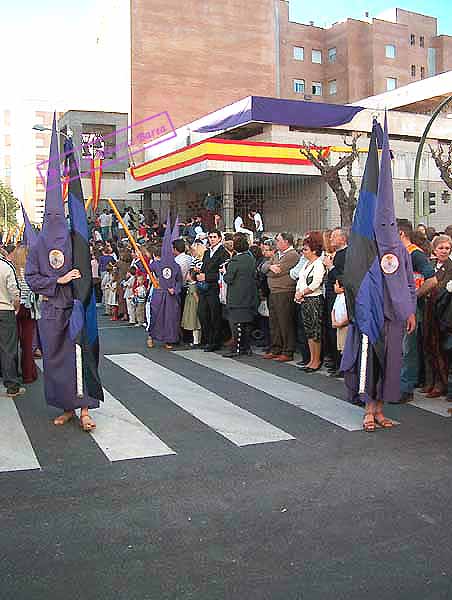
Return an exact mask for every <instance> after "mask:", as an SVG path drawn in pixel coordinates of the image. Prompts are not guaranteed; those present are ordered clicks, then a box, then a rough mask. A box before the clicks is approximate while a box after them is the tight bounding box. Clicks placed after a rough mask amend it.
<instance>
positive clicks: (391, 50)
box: [385, 44, 396, 58]
mask: <svg viewBox="0 0 452 600" xmlns="http://www.w3.org/2000/svg"><path fill="white" fill-rule="evenodd" d="M395 52H396V51H395V46H394V44H386V46H385V55H386V58H395Z"/></svg>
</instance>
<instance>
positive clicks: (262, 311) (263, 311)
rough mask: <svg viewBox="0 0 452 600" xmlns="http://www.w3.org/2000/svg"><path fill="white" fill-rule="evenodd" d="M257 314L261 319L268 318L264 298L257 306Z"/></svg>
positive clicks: (268, 312)
mask: <svg viewBox="0 0 452 600" xmlns="http://www.w3.org/2000/svg"><path fill="white" fill-rule="evenodd" d="M257 312H258V314H259V315H260V316H261V317H269V316H270V311H269V310H268V303H267V300H266V299H265V298H264V299H263V300H261V301H260V303H259V306H258V307H257Z"/></svg>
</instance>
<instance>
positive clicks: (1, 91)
mask: <svg viewBox="0 0 452 600" xmlns="http://www.w3.org/2000/svg"><path fill="white" fill-rule="evenodd" d="M180 1H181V5H183V3H184V0H180ZM205 1H206V2H208V1H209V0H205ZM224 1H226V0H224ZM396 5H397V6H399V7H401V8H407V9H409V10H413V11H416V12H421V13H423V14H428V15H432V16H436V17H438V24H439V32H440V33H449V34H452V11H450V10H448V7H447V5H448V2H447V1H446V0H398V1H397V2H396V3H393V2H391V1H390V0H378V1H376V0H367V1H366V2H364V1H363V0H354V2H353V3H351V2H345V1H344V0H334V2H333V1H331V0H324V1H323V2H317V3H315V2H312V1H309V2H307V1H306V0H291V2H290V13H291V19H292V20H295V21H299V22H302V23H308V22H309V21H314V23H315V24H316V25H319V26H325V25H328V24H331V23H332V22H334V21H338V20H341V19H343V18H345V17H347V16H350V17H355V18H361V17H363V16H364V13H365V11H368V12H369V13H370V15H371V16H372V15H376V14H378V13H379V12H381V11H382V10H385V9H387V8H391V7H394V6H396ZM325 15H327V16H325ZM0 55H1V56H2V74H1V75H2V85H1V86H0V105H1V104H5V101H4V100H5V98H10V99H11V98H13V99H14V98H25V97H26V98H36V99H44V100H47V99H49V100H50V103H51V104H52V105H53V106H52V108H56V109H58V110H66V109H68V108H73V109H90V110H111V111H126V112H127V111H129V109H130V85H129V81H130V58H129V56H130V55H129V0H72V1H70V0H68V1H64V0H63V1H62V0H13V1H11V0H0ZM7 57H11V59H10V60H8V58H7Z"/></svg>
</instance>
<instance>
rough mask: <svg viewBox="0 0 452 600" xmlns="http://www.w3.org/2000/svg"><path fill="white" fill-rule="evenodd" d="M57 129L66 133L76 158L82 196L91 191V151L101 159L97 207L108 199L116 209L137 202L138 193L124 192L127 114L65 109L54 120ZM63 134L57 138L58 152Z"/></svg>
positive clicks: (104, 204) (127, 157)
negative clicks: (59, 139)
mask: <svg viewBox="0 0 452 600" xmlns="http://www.w3.org/2000/svg"><path fill="white" fill-rule="evenodd" d="M58 129H59V130H60V131H61V132H62V133H63V134H66V135H67V134H70V135H71V137H72V140H73V144H74V148H75V151H76V154H77V158H78V160H79V169H80V173H81V177H80V180H81V182H82V189H83V195H84V197H85V199H87V198H89V197H90V196H92V194H93V189H92V180H91V172H92V163H91V160H92V158H94V154H95V151H96V150H98V151H99V152H100V155H99V156H102V157H103V160H102V179H101V188H100V200H99V207H100V208H103V207H104V206H107V200H108V198H111V199H112V200H113V201H114V202H115V203H116V204H117V205H118V206H119V208H123V207H124V205H125V204H127V205H128V204H129V203H130V204H133V203H136V202H139V201H140V196H139V195H135V194H132V195H130V194H128V193H127V190H128V186H127V181H126V177H127V170H128V167H129V155H128V135H129V131H128V116H127V113H118V112H104V111H87V110H80V111H79V110H69V111H67V112H66V113H64V115H62V116H61V117H60V119H59V121H58ZM63 144H64V136H62V138H61V149H60V152H61V154H62V153H63V152H64V150H63Z"/></svg>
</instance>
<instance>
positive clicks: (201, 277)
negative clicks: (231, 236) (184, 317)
mask: <svg viewBox="0 0 452 600" xmlns="http://www.w3.org/2000/svg"><path fill="white" fill-rule="evenodd" d="M208 238H209V248H208V249H207V250H206V251H205V253H204V257H203V259H202V266H201V272H200V273H199V274H198V275H197V279H198V281H200V282H203V283H204V284H205V289H203V290H200V294H199V306H198V315H199V320H200V322H201V330H202V332H203V336H204V339H205V341H206V347H205V348H204V351H205V352H215V350H219V349H220V347H221V323H222V319H221V304H220V297H219V292H220V289H219V286H218V277H219V269H220V266H221V265H222V264H223V263H225V262H226V261H227V260H228V259H229V254H228V252H227V251H226V250H225V248H224V246H223V244H222V239H221V233H220V232H219V231H218V230H217V229H214V230H212V231H210V232H209V235H208Z"/></svg>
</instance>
